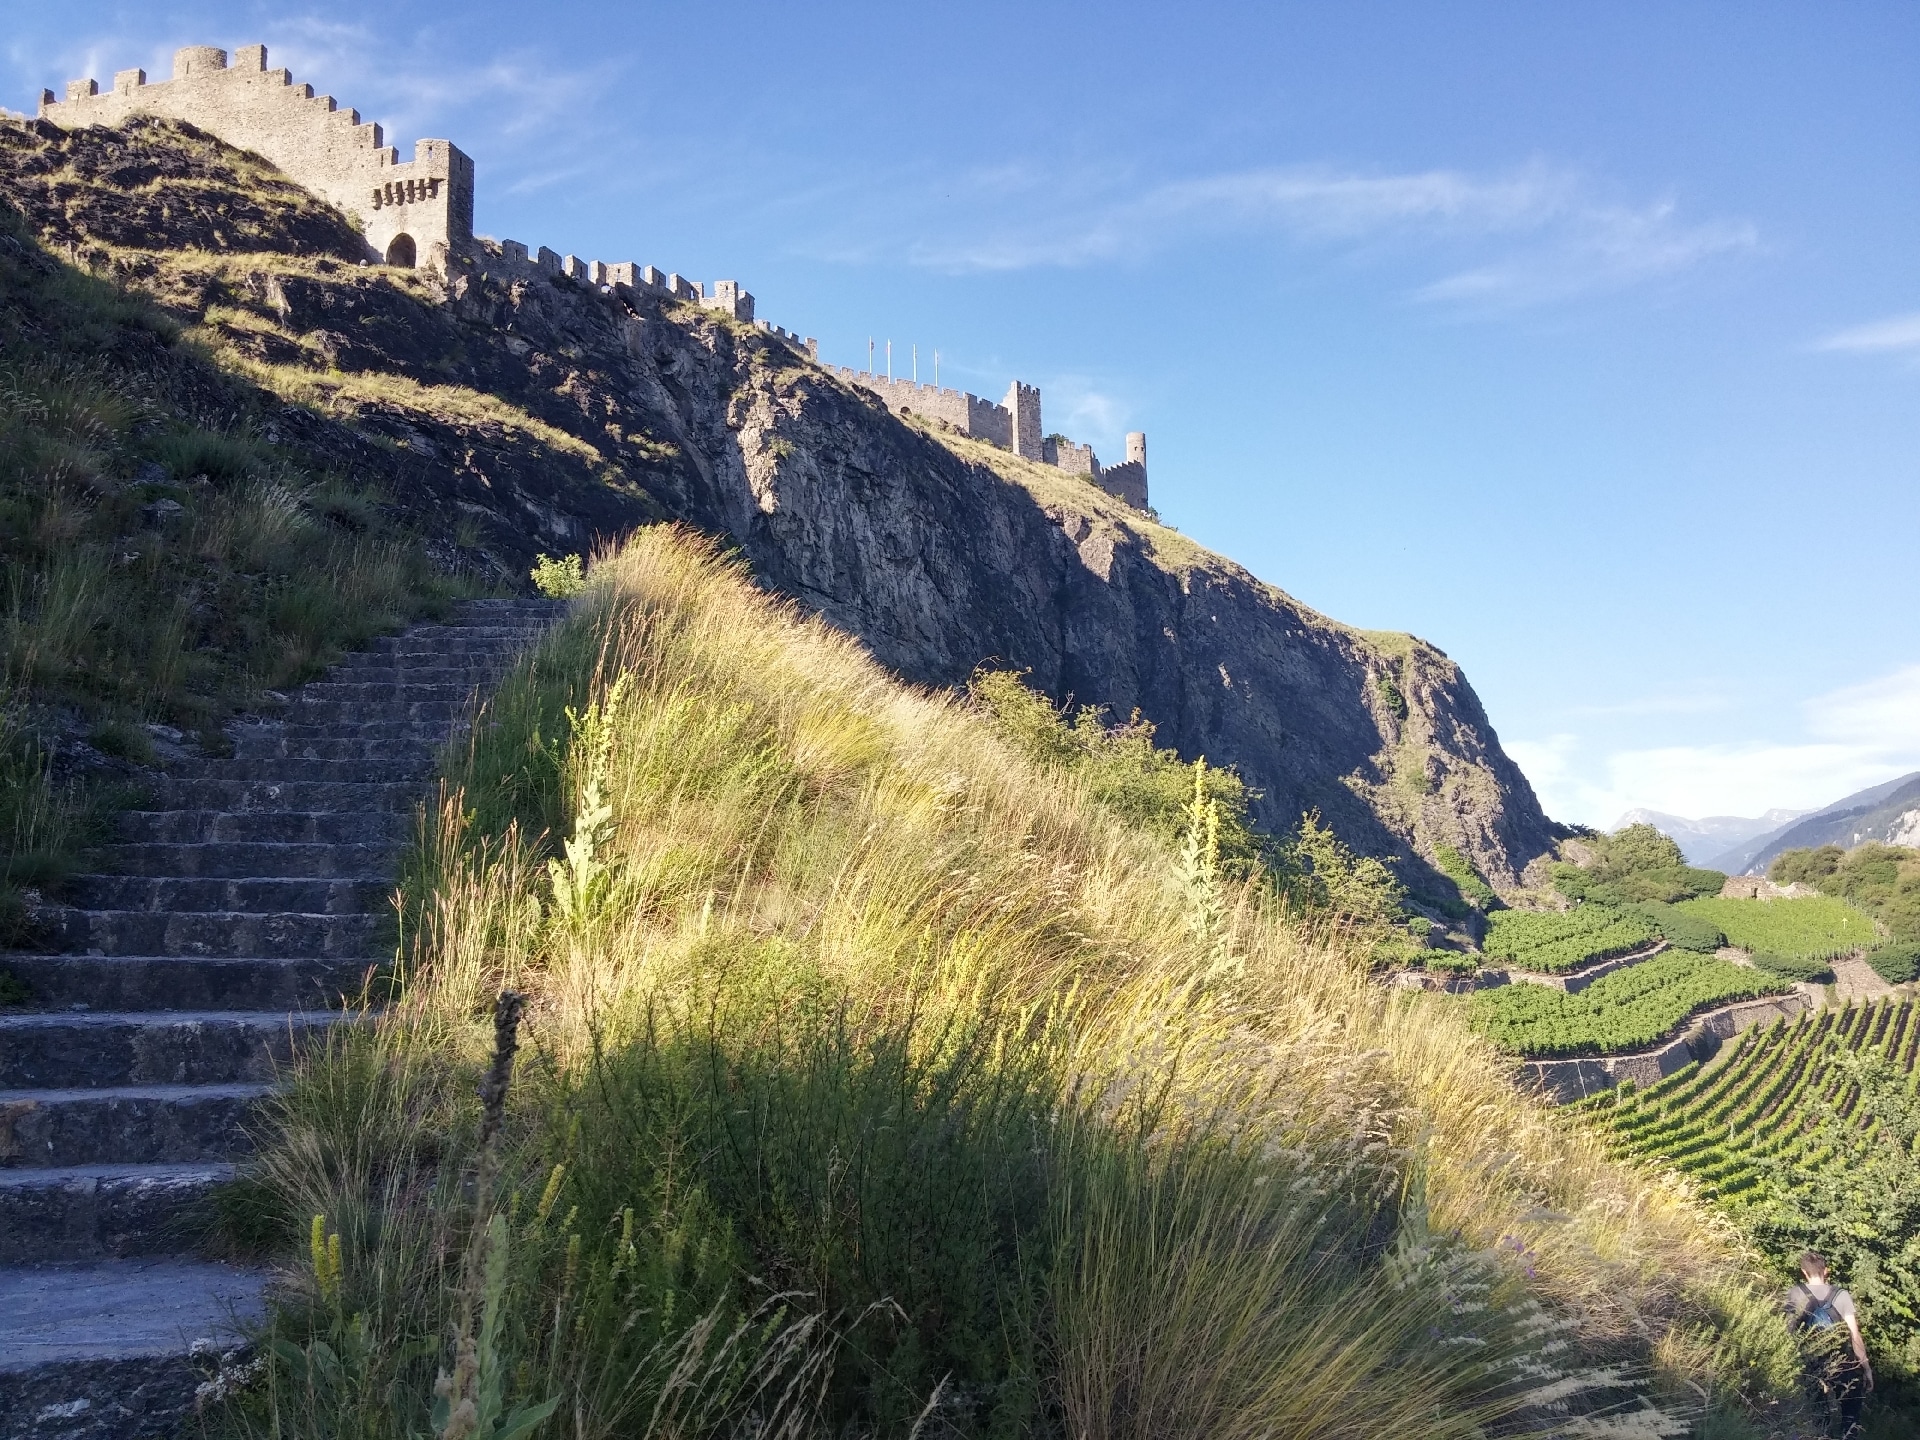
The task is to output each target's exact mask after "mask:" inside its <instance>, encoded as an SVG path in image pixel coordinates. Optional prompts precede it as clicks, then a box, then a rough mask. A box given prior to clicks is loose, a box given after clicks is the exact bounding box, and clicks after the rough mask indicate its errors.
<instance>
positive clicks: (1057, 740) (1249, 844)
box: [967, 669, 1331, 876]
mask: <svg viewBox="0 0 1920 1440" xmlns="http://www.w3.org/2000/svg"><path fill="white" fill-rule="evenodd" d="M967 688H968V694H969V695H970V696H971V697H972V698H973V700H974V701H975V703H977V704H978V705H980V706H981V707H982V708H983V709H984V710H985V711H986V713H987V714H988V715H989V716H991V717H992V719H993V724H994V728H995V729H997V730H998V731H999V732H1000V734H1001V736H1002V737H1004V738H1005V739H1006V740H1008V741H1009V742H1010V743H1012V744H1013V746H1014V747H1015V748H1016V749H1018V750H1019V751H1021V752H1022V753H1023V754H1024V755H1026V756H1027V758H1028V759H1030V760H1033V761H1035V762H1037V763H1039V764H1042V765H1047V766H1052V767H1058V768H1060V769H1065V770H1071V771H1073V772H1075V773H1076V774H1079V775H1082V776H1084V777H1086V780H1087V782H1088V784H1089V786H1090V787H1091V789H1092V791H1093V795H1094V797H1095V798H1096V799H1097V800H1099V801H1100V803H1101V804H1103V805H1105V806H1107V807H1108V808H1110V809H1111V810H1113V811H1114V812H1116V813H1117V814H1118V815H1120V816H1121V817H1122V818H1123V819H1125V820H1126V821H1127V822H1128V823H1129V824H1132V825H1137V826H1139V827H1140V828H1141V829H1143V830H1147V831H1149V832H1151V833H1152V834H1155V835H1158V836H1159V837H1160V838H1161V839H1163V840H1166V841H1169V842H1177V841H1178V840H1179V838H1180V836H1181V835H1182V833H1183V832H1184V831H1185V828H1186V824H1187V806H1188V803H1189V801H1190V800H1191V798H1192V791H1193V784H1194V775H1193V767H1192V766H1190V765H1188V764H1187V763H1186V761H1184V760H1182V759H1181V758H1180V756H1179V754H1178V753H1177V752H1175V751H1173V750H1168V749H1162V748H1161V747H1159V746H1157V745H1155V744H1154V743H1153V740H1154V727H1153V723H1152V722H1151V721H1148V720H1142V719H1141V718H1140V716H1139V715H1138V714H1137V713H1136V714H1135V715H1134V716H1133V718H1132V719H1130V720H1129V721H1127V722H1126V723H1125V724H1122V725H1111V726H1110V725H1108V724H1107V723H1106V716H1105V712H1104V711H1102V710H1100V709H1099V708H1097V707H1095V706H1092V705H1083V706H1081V707H1080V709H1079V710H1078V711H1075V712H1074V713H1073V714H1072V715H1071V716H1069V715H1068V713H1067V712H1066V711H1065V710H1062V709H1059V708H1056V707H1055V705H1054V704H1053V702H1052V701H1051V700H1049V699H1048V698H1047V697H1046V696H1045V695H1042V694H1041V693H1039V692H1038V691H1037V690H1034V689H1032V688H1030V687H1029V686H1028V685H1027V684H1026V682H1025V681H1024V680H1022V679H1021V677H1020V675H1019V674H1017V673H1015V672H1014V671H1011V670H985V669H983V670H979V671H976V672H975V674H974V676H973V679H972V681H971V682H970V684H969V685H968V687H967ZM1204 784H1205V787H1206V796H1207V799H1208V801H1209V802H1210V804H1211V805H1212V806H1213V807H1214V809H1215V811H1216V812H1217V814H1218V816H1219V829H1220V861H1221V864H1222V865H1223V867H1224V868H1225V869H1226V871H1227V873H1228V874H1231V875H1236V876H1244V875H1248V874H1251V873H1252V872H1253V870H1254V869H1255V868H1256V867H1257V866H1260V865H1262V864H1268V863H1270V862H1271V860H1272V859H1273V856H1272V854H1271V845H1270V842H1269V841H1268V839H1267V837H1266V836H1265V835H1263V834H1261V833H1260V831H1258V830H1257V829H1255V828H1254V824H1253V821H1252V819H1251V817H1250V816H1249V815H1248V811H1247V802H1248V796H1247V787H1246V784H1245V783H1244V782H1243V781H1242V780H1241V779H1240V777H1239V776H1238V775H1237V774H1235V773H1234V772H1233V771H1232V770H1222V769H1220V768H1219V767H1218V766H1208V767H1207V770H1206V774H1205V778H1204ZM1323 848H1324V847H1323ZM1327 854H1328V855H1329V856H1331V851H1328V852H1327Z"/></svg>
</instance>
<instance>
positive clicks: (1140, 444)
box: [1127, 430, 1147, 470]
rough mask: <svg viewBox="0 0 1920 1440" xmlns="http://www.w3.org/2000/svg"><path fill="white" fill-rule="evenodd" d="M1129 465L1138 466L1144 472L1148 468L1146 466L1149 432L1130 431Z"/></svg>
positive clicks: (1128, 442)
mask: <svg viewBox="0 0 1920 1440" xmlns="http://www.w3.org/2000/svg"><path fill="white" fill-rule="evenodd" d="M1127 463H1128V464H1129V465H1138V466H1140V468H1141V469H1143V470H1144V469H1145V468H1146V464H1147V432H1146V431H1144V430H1129V431H1128V432H1127Z"/></svg>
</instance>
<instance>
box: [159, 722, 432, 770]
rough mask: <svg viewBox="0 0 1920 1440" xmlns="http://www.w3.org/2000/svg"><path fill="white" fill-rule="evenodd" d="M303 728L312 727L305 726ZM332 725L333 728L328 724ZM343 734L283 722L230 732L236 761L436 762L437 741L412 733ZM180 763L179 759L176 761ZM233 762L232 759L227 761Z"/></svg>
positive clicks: (346, 729)
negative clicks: (295, 730)
mask: <svg viewBox="0 0 1920 1440" xmlns="http://www.w3.org/2000/svg"><path fill="white" fill-rule="evenodd" d="M302 728H303V729H307V728H313V727H302ZM329 728H331V727H329ZM339 728H340V730H341V733H340V734H338V735H330V736H328V737H327V738H325V739H320V738H318V737H316V736H313V735H300V736H295V735H289V734H288V733H287V727H286V726H283V725H241V726H235V727H234V728H233V729H231V730H229V731H228V732H227V734H228V736H229V737H231V738H232V740H233V760H273V759H280V758H286V759H298V760H402V761H416V762H419V763H421V764H424V765H431V764H432V763H433V751H434V744H433V742H432V741H431V740H425V739H416V738H415V737H413V736H399V737H390V738H386V739H378V740H375V739H369V738H367V737H366V736H365V735H364V734H362V733H361V727H360V726H358V725H343V726H341V727H339ZM176 763H177V762H176ZM227 763H229V764H231V763H233V761H231V760H230V761H228V762H227Z"/></svg>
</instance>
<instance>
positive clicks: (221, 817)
mask: <svg viewBox="0 0 1920 1440" xmlns="http://www.w3.org/2000/svg"><path fill="white" fill-rule="evenodd" d="M118 829H119V834H120V839H121V840H122V841H123V842H125V843H127V844H131V845H252V844H271V845H402V844H405V843H406V841H407V840H408V839H409V838H410V837H411V836H412V834H413V817H412V816H411V815H409V814H407V813H405V812H404V811H400V810H371V811H363V812H358V813H347V814H341V813H339V812H337V811H328V810H299V809H292V808H282V809H272V810H250V811H232V810H132V811H127V812H125V813H123V814H122V815H121V816H120V818H119V822H118Z"/></svg>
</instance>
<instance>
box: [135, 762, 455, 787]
mask: <svg viewBox="0 0 1920 1440" xmlns="http://www.w3.org/2000/svg"><path fill="white" fill-rule="evenodd" d="M165 774H166V777H167V779H168V781H170V782H178V781H182V780H226V781H245V782H246V783H248V784H252V785H262V784H267V785H285V784H301V785H310V784H316V783H317V784H327V785H342V784H348V785H353V784H383V785H395V784H414V785H418V783H419V782H421V781H424V780H426V779H427V778H428V777H430V776H431V775H432V774H433V757H432V756H431V755H413V756H408V757H407V758H405V759H399V760H374V759H370V758H367V757H362V756H355V757H351V758H345V759H337V760H312V759H308V758H307V757H305V756H302V755H269V756H260V757H253V756H249V757H246V758H244V759H243V758H239V757H235V758H233V759H225V758H202V757H199V756H194V757H190V758H188V759H185V760H175V761H174V762H173V763H172V764H170V765H168V766H167V768H166V772H165ZM163 793H164V792H163Z"/></svg>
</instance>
